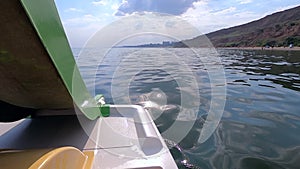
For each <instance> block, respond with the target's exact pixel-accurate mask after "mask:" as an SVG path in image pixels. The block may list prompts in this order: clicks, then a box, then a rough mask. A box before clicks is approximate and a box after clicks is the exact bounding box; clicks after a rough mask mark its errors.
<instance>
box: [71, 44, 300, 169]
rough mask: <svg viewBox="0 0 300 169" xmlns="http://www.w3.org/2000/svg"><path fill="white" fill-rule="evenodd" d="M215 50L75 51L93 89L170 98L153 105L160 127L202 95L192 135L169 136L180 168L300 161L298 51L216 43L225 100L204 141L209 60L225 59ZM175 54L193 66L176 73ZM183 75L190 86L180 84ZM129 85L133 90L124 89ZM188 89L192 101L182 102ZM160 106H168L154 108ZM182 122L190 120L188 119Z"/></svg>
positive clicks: (112, 99) (275, 168)
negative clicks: (85, 54) (228, 46)
mask: <svg viewBox="0 0 300 169" xmlns="http://www.w3.org/2000/svg"><path fill="white" fill-rule="evenodd" d="M74 53H75V54H76V53H77V51H75V52H74ZM77 55H78V54H77ZM210 55H211V53H210V52H209V51H208V50H207V51H206V50H204V49H202V50H201V49H196V51H193V50H190V49H171V48H169V49H161V48H157V49H155V48H151V49H149V48H148V49H142V48H136V49H120V48H119V49H118V48H115V49H112V50H111V51H110V52H109V53H108V54H107V55H106V56H105V57H104V58H101V59H99V56H98V55H97V52H91V53H89V54H88V57H84V58H83V57H77V62H78V64H79V67H80V71H81V73H82V75H83V77H84V79H85V82H86V84H87V86H88V88H89V90H90V91H91V93H93V94H95V93H102V94H104V95H105V97H106V100H107V102H108V103H115V104H120V103H126V104H141V102H142V101H145V100H147V101H152V102H154V103H158V104H160V105H161V104H162V101H161V100H160V99H161V98H165V99H163V104H164V105H167V109H161V107H155V106H157V105H155V104H154V105H153V107H151V106H148V108H149V110H150V111H151V113H152V117H153V118H154V119H155V123H156V125H157V126H158V128H159V130H160V131H161V132H164V131H166V130H168V128H169V127H170V126H171V125H172V123H174V121H175V119H177V120H180V118H178V117H177V116H178V112H179V111H180V110H183V109H184V108H185V107H188V106H191V105H194V104H196V103H199V105H200V107H199V109H197V119H196V121H195V123H194V124H193V127H192V129H191V130H190V131H189V133H186V135H187V136H186V137H185V138H184V139H183V140H182V141H181V142H179V143H177V142H174V141H173V140H170V139H168V138H166V143H167V145H168V146H169V147H170V150H171V152H172V155H173V157H174V158H175V160H176V162H177V164H178V167H179V168H201V169H281V168H290V169H299V168H300V52H297V51H243V50H218V54H217V55H218V57H219V58H220V59H221V65H222V66H223V67H224V69H223V70H224V72H225V77H226V85H225V87H226V102H225V108H224V112H223V116H222V118H221V121H220V123H219V124H218V126H217V128H216V130H215V132H214V133H213V134H212V136H211V137H210V138H209V139H208V140H206V141H205V142H204V143H200V142H199V141H198V138H199V135H200V133H201V130H202V127H203V123H204V122H205V119H206V117H207V114H208V111H209V109H210V107H211V106H213V105H211V99H212V86H213V85H214V84H212V79H210V78H211V77H210V76H209V73H208V69H209V68H208V67H207V66H209V65H212V66H213V65H214V64H219V63H217V62H215V61H214V60H210ZM174 60H175V61H174ZM174 62H176V63H180V64H182V63H185V66H186V67H188V68H189V69H188V70H189V71H191V72H192V73H191V72H184V71H186V69H183V72H182V73H181V74H180V75H178V71H181V70H182V69H181V68H182V66H180V64H174ZM182 76H185V77H184V79H183V80H184V81H186V83H185V84H187V85H185V86H181V85H180V84H178V81H180V79H181V80H182ZM214 78H215V77H214ZM192 79H196V81H197V86H198V90H199V91H198V93H197V92H196V94H197V96H195V92H193V91H192V90H189V88H190V87H191V86H192V83H194V82H193V80H192ZM124 83H125V84H124ZM124 85H125V86H127V89H128V94H129V96H128V94H125V93H123V92H122V91H118V90H119V89H118V86H120V88H122V86H124ZM112 90H113V91H114V90H116V91H117V92H115V93H117V94H115V93H114V92H112ZM184 92H185V93H187V94H188V96H189V99H190V105H182V104H181V103H182V102H181V101H182V98H181V97H180V96H181V94H182V93H184ZM159 94H160V95H159ZM162 94H163V95H162ZM214 94H216V95H218V93H214ZM128 97H129V101H128ZM197 98H199V99H197ZM128 102H129V103H128ZM142 105H144V106H145V104H142ZM165 108H166V107H165ZM157 110H161V111H163V113H162V114H159V116H156V114H155V113H156V111H157ZM182 123H183V124H184V123H189V120H186V119H182Z"/></svg>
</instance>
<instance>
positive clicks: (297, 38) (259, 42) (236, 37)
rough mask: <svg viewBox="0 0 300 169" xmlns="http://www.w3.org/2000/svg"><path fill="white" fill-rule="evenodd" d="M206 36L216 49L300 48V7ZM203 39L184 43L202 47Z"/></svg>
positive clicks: (199, 38) (199, 37)
mask: <svg viewBox="0 0 300 169" xmlns="http://www.w3.org/2000/svg"><path fill="white" fill-rule="evenodd" d="M206 36H207V37H208V38H209V39H210V41H211V42H212V44H213V45H214V46H215V47H237V46H241V47H244V46H264V45H269V46H288V45H289V44H290V43H293V44H294V45H295V46H300V6H298V7H295V8H292V9H288V10H285V11H282V12H277V13H274V14H271V15H268V16H266V17H264V18H262V19H259V20H256V21H253V22H250V23H247V24H244V25H240V26H235V27H231V28H228V29H222V30H219V31H216V32H212V33H208V34H206ZM201 39H203V36H198V37H196V38H193V39H190V40H185V41H183V43H185V44H188V45H189V46H194V47H202V46H203V44H201ZM204 46H205V45H204Z"/></svg>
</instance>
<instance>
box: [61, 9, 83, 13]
mask: <svg viewBox="0 0 300 169" xmlns="http://www.w3.org/2000/svg"><path fill="white" fill-rule="evenodd" d="M64 12H82V10H81V9H77V8H68V9H66V10H64Z"/></svg>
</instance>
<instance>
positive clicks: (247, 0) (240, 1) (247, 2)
mask: <svg viewBox="0 0 300 169" xmlns="http://www.w3.org/2000/svg"><path fill="white" fill-rule="evenodd" d="M238 2H239V3H240V4H249V3H251V2H252V0H238Z"/></svg>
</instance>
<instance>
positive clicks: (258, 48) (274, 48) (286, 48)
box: [217, 47, 300, 51]
mask: <svg viewBox="0 0 300 169" xmlns="http://www.w3.org/2000/svg"><path fill="white" fill-rule="evenodd" d="M217 49H232V50H282V51H300V47H292V48H289V47H285V48H284V47H273V48H271V47H269V48H266V47H263V48H262V47H217Z"/></svg>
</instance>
